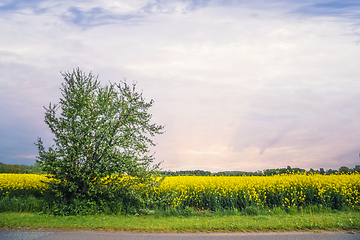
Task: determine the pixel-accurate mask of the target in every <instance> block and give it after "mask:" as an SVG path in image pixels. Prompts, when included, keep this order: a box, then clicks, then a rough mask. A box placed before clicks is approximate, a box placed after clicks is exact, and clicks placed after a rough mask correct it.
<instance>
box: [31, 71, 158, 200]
mask: <svg viewBox="0 0 360 240" xmlns="http://www.w3.org/2000/svg"><path fill="white" fill-rule="evenodd" d="M62 76H63V77H64V80H65V81H64V82H63V83H62V87H61V88H60V90H61V94H62V98H60V102H59V103H58V104H51V103H50V104H49V107H44V109H45V123H46V124H47V125H48V126H49V128H50V130H51V132H52V133H53V134H54V135H55V137H54V142H55V145H53V146H52V147H49V148H48V150H47V151H46V150H45V148H44V146H43V142H42V140H41V138H39V139H38V142H37V143H36V145H37V147H38V150H39V156H38V157H37V162H38V163H39V164H40V166H41V168H42V170H44V171H45V172H47V173H49V174H51V175H53V176H54V177H55V178H56V179H59V180H61V181H58V182H53V183H52V185H51V186H50V187H51V189H52V190H53V192H55V193H56V197H57V199H58V200H61V202H62V203H65V204H66V203H68V204H70V205H71V204H72V205H74V204H75V202H79V201H80V202H82V203H84V202H86V203H89V202H96V203H97V204H103V201H108V202H114V201H116V200H117V199H119V198H120V199H123V201H125V200H124V199H126V202H129V201H130V200H131V199H133V200H134V201H135V200H139V198H140V197H139V194H138V193H139V189H138V188H136V189H137V190H138V191H136V189H135V186H136V185H138V184H139V183H142V186H149V185H151V184H155V183H156V181H154V180H153V179H154V178H153V177H152V176H153V174H154V173H157V170H158V168H159V164H155V165H153V160H154V158H153V154H150V151H149V146H155V143H154V142H153V140H152V139H151V137H153V136H155V135H156V134H162V133H163V132H162V129H163V126H161V125H156V124H151V123H150V120H151V117H152V115H151V114H149V113H148V109H149V108H150V107H151V106H152V105H153V100H151V101H150V102H146V101H145V100H144V98H143V96H142V93H138V92H137V91H136V89H135V85H136V84H132V86H131V85H128V84H127V83H126V82H121V83H120V84H117V83H109V85H107V86H105V87H103V86H101V85H100V82H99V81H98V77H97V76H94V75H92V73H91V72H90V73H89V74H85V73H84V72H82V71H81V70H80V69H79V68H77V69H74V70H73V71H72V72H65V73H62ZM58 110H60V112H59V114H60V116H57V115H56V113H57V112H58ZM124 176H131V177H132V178H128V180H127V181H123V180H122V178H124ZM107 177H112V180H111V181H108V182H107V183H106V184H105V183H104V179H106V178H107ZM129 199H130V200H129Z"/></svg>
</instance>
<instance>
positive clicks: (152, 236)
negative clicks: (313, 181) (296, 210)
mask: <svg viewBox="0 0 360 240" xmlns="http://www.w3.org/2000/svg"><path fill="white" fill-rule="evenodd" d="M0 239H1V240H35V239H39V240H58V239H59V240H60V239H61V240H63V239H65V240H66V239H71V240H100V239H101V240H102V239H105V240H115V239H116V240H125V239H126V240H165V239H166V240H205V239H206V240H235V239H240V240H288V239H291V240H328V239H329V240H360V233H359V232H326V231H323V232H267V233H265V232H262V233H133V232H115V231H80V230H77V231H62V230H0Z"/></svg>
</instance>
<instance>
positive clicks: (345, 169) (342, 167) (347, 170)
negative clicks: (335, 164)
mask: <svg viewBox="0 0 360 240" xmlns="http://www.w3.org/2000/svg"><path fill="white" fill-rule="evenodd" d="M339 172H341V173H349V172H350V169H349V168H348V167H346V166H341V167H340V168H339Z"/></svg>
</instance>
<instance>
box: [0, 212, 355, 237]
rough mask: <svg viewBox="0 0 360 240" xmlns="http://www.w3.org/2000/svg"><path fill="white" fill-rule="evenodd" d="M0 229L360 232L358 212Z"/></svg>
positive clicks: (85, 219) (82, 221)
mask: <svg viewBox="0 0 360 240" xmlns="http://www.w3.org/2000/svg"><path fill="white" fill-rule="evenodd" d="M0 228H33V229H34V228H51V229H53V228H57V229H92V230H100V229H101V230H117V231H146V232H199V231H200V232H231V231H294V230H295V231H297V230H331V231H336V230H360V212H358V211H351V210H344V211H324V212H312V211H309V210H307V211H296V212H295V211H293V212H290V213H286V212H284V211H282V210H281V209H278V210H276V209H274V211H273V212H271V211H270V212H269V213H268V214H263V213H262V214H260V215H251V214H250V215H249V214H246V213H239V212H236V211H232V212H215V213H209V212H205V213H193V214H190V215H189V216H187V217H186V216H183V215H178V216H167V214H166V213H164V212H158V213H155V214H154V215H143V216H142V215H138V216H134V215H105V214H98V215H85V216H79V215H77V216H53V215H48V214H38V213H14V212H5V213H0Z"/></svg>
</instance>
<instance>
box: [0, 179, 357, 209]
mask: <svg viewBox="0 0 360 240" xmlns="http://www.w3.org/2000/svg"><path fill="white" fill-rule="evenodd" d="M46 181H49V179H48V178H47V177H46V175H36V174H0V196H6V195H20V194H21V195H23V194H34V195H41V194H43V193H44V191H46V186H47V185H46V183H44V182H46ZM145 194H146V195H151V196H153V197H154V198H155V199H158V200H160V201H162V202H165V203H166V205H167V206H169V207H173V208H178V209H183V208H185V207H187V206H188V207H194V208H196V209H199V210H203V209H204V210H205V209H208V210H216V209H231V208H237V209H245V208H246V207H248V206H260V207H270V208H271V207H281V208H285V209H286V208H287V209H290V208H293V207H301V206H308V205H314V204H315V205H319V206H323V207H330V208H334V209H340V208H341V207H343V206H349V207H358V206H360V174H351V175H347V174H343V175H320V174H310V175H305V174H283V175H276V176H240V177H239V176H236V177H228V176H220V177H210V176H206V177H200V176H178V177H166V178H165V179H164V180H163V181H162V182H161V184H160V186H159V187H156V188H153V189H151V190H149V191H148V192H146V193H145Z"/></svg>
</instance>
